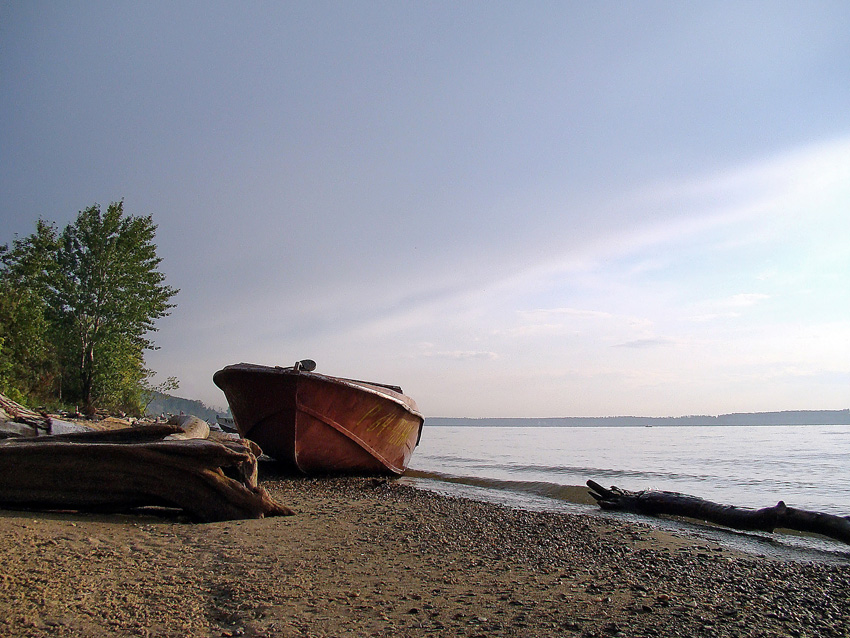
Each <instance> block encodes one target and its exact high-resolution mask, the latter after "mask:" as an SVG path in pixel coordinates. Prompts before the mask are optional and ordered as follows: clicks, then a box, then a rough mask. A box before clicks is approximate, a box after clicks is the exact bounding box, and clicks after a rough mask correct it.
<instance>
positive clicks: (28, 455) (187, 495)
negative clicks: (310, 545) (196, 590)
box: [0, 425, 293, 522]
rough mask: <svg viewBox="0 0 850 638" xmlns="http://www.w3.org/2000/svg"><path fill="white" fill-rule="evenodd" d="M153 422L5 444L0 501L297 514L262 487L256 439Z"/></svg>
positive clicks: (1, 446)
mask: <svg viewBox="0 0 850 638" xmlns="http://www.w3.org/2000/svg"><path fill="white" fill-rule="evenodd" d="M175 434H177V435H183V434H185V430H184V428H182V427H180V426H179V425H152V426H144V427H138V428H127V429H122V430H112V431H100V432H86V433H78V434H65V435H57V436H45V437H38V438H29V439H8V440H5V441H2V442H0V505H2V506H6V507H17V508H25V509H43V510H57V509H58V510H84V511H122V510H127V509H133V508H137V507H145V506H166V507H177V508H181V509H183V510H184V511H186V512H187V513H188V514H189V515H190V516H192V517H193V518H194V519H196V520H199V521H204V522H210V521H221V520H232V519H241V518H262V517H264V516H279V515H288V514H293V512H292V510H290V509H289V508H287V507H285V506H284V505H281V504H280V503H278V502H276V501H275V500H274V499H273V498H272V497H271V496H270V495H269V493H268V492H267V491H266V490H265V489H263V488H262V487H260V486H259V485H258V484H257V455H258V454H259V448H258V447H257V446H256V445H255V444H254V443H252V442H250V441H244V440H240V441H224V442H214V441H210V440H205V439H171V440H166V439H165V437H170V436H171V435H175Z"/></svg>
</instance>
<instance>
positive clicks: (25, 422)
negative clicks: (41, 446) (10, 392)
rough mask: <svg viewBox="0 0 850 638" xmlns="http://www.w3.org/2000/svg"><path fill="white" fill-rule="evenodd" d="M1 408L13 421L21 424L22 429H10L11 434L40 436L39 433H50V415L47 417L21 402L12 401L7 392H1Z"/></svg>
mask: <svg viewBox="0 0 850 638" xmlns="http://www.w3.org/2000/svg"><path fill="white" fill-rule="evenodd" d="M0 410H2V411H3V412H5V413H6V414H7V415H9V417H11V421H12V422H13V423H18V424H21V425H22V426H28V427H21V428H19V429H20V431H18V430H15V429H10V430H9V433H10V434H11V435H21V434H23V435H26V434H29V435H30V436H38V435H39V434H42V433H44V434H50V417H47V416H45V415H43V414H39V413H38V412H33V411H32V410H30V409H28V408H25V407H24V406H22V405H21V404H20V403H18V402H16V401H12V399H10V398H9V397H7V396H6V395H5V394H0Z"/></svg>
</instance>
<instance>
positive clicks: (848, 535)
mask: <svg viewBox="0 0 850 638" xmlns="http://www.w3.org/2000/svg"><path fill="white" fill-rule="evenodd" d="M587 486H588V487H589V488H590V489H591V490H592V491H591V492H590V495H591V496H592V497H593V498H595V499H596V502H597V503H598V504H599V506H600V507H601V508H602V509H606V510H622V511H627V512H635V513H637V514H647V515H650V516H657V515H659V514H666V515H669V516H683V517H686V518H694V519H697V520H702V521H707V522H709V523H714V524H716V525H723V526H724V527H731V528H733V529H740V530H757V531H761V532H773V531H774V530H776V529H790V530H795V531H798V532H810V533H813V534H820V535H822V536H828V537H829V538H834V539H836V540H839V541H843V542H845V543H850V516H835V515H833V514H823V513H821V512H810V511H807V510H800V509H795V508H793V507H788V506H787V505H785V503H783V502H782V501H779V503H777V504H776V505H774V506H773V507H765V508H762V509H756V510H754V509H748V508H743V507H735V506H734V505H720V504H718V503H712V502H711V501H706V500H703V499H701V498H697V497H695V496H688V495H686V494H679V493H677V492H662V491H656V490H650V491H642V492H629V491H627V490H622V489H620V488H618V487H613V486H612V487H611V488H610V489H606V488H604V487H602V486H601V485H599V484H598V483H595V482H593V481H588V482H587Z"/></svg>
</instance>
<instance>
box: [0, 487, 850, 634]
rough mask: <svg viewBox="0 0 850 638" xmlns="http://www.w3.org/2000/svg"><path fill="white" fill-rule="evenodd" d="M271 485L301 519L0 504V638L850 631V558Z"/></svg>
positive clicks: (433, 498)
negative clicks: (790, 557)
mask: <svg viewBox="0 0 850 638" xmlns="http://www.w3.org/2000/svg"><path fill="white" fill-rule="evenodd" d="M262 484H263V486H264V487H266V488H267V489H268V490H269V491H270V492H271V493H272V495H273V496H275V497H276V498H277V499H279V500H280V501H282V502H283V503H284V504H286V505H288V506H290V507H292V508H293V509H294V510H296V512H297V514H296V515H295V516H289V517H281V518H269V519H261V520H245V521H230V522H224V523H211V524H193V523H189V522H187V521H185V520H184V518H183V517H182V515H178V514H175V513H174V512H171V511H168V512H156V513H153V512H144V513H141V514H112V515H83V514H70V513H38V512H19V511H0V530H2V535H3V541H4V542H3V543H2V545H0V635H4V636H94V637H100V636H175V637H176V636H213V637H218V636H270V637H271V636H281V637H290V636H317V637H323V636H392V637H394V638H397V637H406V636H411V637H412V636H470V637H479V636H480V637H482V638H484V637H487V638H490V637H494V636H582V637H587V638H590V637H607V636H629V637H642V636H683V637H685V636H687V637H691V636H718V637H726V636H764V637H782V638H786V637H793V638H800V637H803V636H807V637H811V638H815V637H829V636H836V637H838V636H848V635H850V629H848V628H850V564H848V565H823V564H807V563H796V562H780V561H775V560H767V559H764V558H757V557H753V556H748V555H743V554H736V553H732V552H729V551H726V550H723V549H721V548H720V547H717V546H713V545H710V544H708V543H707V542H706V541H704V540H699V539H692V538H688V537H678V536H674V535H671V534H669V533H666V532H662V531H659V530H658V529H654V528H652V527H650V526H647V525H641V524H634V523H628V522H621V521H616V520H609V519H604V518H599V517H594V516H581V515H574V514H563V513H545V512H529V511H523V510H515V509H509V508H506V507H503V506H499V505H493V504H488V503H480V502H476V501H471V500H467V499H461V498H453V497H448V496H443V495H438V494H434V493H431V492H426V491H421V490H416V489H414V488H412V487H409V486H406V485H402V484H399V483H397V482H394V481H392V480H384V479H372V478H349V479H325V480H319V479H306V478H294V477H281V476H272V477H268V478H266V479H265V480H264V481H263V483H262Z"/></svg>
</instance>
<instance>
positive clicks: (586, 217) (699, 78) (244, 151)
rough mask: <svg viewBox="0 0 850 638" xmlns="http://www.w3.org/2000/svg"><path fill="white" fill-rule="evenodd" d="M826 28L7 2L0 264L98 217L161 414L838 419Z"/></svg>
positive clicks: (840, 192)
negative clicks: (294, 367) (375, 396)
mask: <svg viewBox="0 0 850 638" xmlns="http://www.w3.org/2000/svg"><path fill="white" fill-rule="evenodd" d="M848 34H850V4H848V3H846V2H844V1H836V2H746V3H741V2H703V3H682V2H672V1H671V2H557V3H547V2H537V3H525V2H523V3H520V2H516V3H507V2H421V3H413V2H355V1H352V2H288V3H267V2H262V3H260V2H247V3H235V2H234V3H218V2H197V3H190V2H145V3H130V2H76V3H74V2H70V3H55V2H6V1H3V0H0V193H2V197H0V219H2V227H0V242H8V241H10V240H11V239H12V238H13V237H14V234H15V233H18V234H21V235H25V234H28V233H30V232H32V230H33V229H34V224H35V220H36V219H37V218H38V217H39V216H42V217H45V218H47V219H50V220H54V221H57V222H58V223H59V224H60V225H64V224H66V223H68V222H69V221H71V220H72V219H73V218H74V216H75V215H76V213H77V211H79V210H81V209H82V208H85V207H87V206H88V205H90V204H92V203H94V202H98V203H101V204H103V205H106V204H108V203H109V201H112V200H117V199H121V198H123V199H124V201H125V210H126V211H127V212H129V213H131V214H151V215H153V217H154V220H155V222H156V223H157V224H158V225H159V231H158V234H157V242H158V245H159V250H160V255H161V256H162V257H163V258H164V262H163V264H162V268H163V270H164V271H165V272H166V274H167V276H168V282H169V283H170V284H171V285H173V286H176V287H179V288H180V289H181V292H180V294H179V296H178V297H177V298H176V301H177V303H178V307H177V308H176V309H175V311H174V312H173V314H172V315H171V316H170V317H167V318H165V319H163V320H161V321H160V323H159V332H158V333H157V334H156V335H155V340H156V342H157V343H158V345H159V346H161V348H160V349H159V350H157V351H155V352H151V353H149V355H148V362H149V365H150V366H151V367H152V368H154V369H155V370H157V371H159V372H160V373H161V374H162V376H163V377H164V376H172V375H174V376H177V377H178V378H179V379H180V382H181V387H180V391H179V392H178V394H181V395H183V396H188V397H191V398H200V399H202V400H204V401H205V402H207V403H209V404H213V405H219V406H220V405H224V403H225V401H224V397H223V395H222V394H221V393H220V392H219V391H218V390H217V388H215V386H214V385H213V384H212V374H213V372H215V370H217V369H218V368H220V367H222V366H224V365H226V364H229V363H236V362H239V361H249V362H255V363H265V364H272V365H289V364H291V363H292V362H294V361H295V360H296V359H299V358H304V357H311V358H314V359H316V360H317V361H318V363H319V371H322V372H326V373H328V374H339V375H344V376H354V377H357V378H373V379H374V380H376V381H384V382H392V383H398V384H401V385H402V386H403V387H404V388H405V390H406V391H407V392H408V393H409V394H411V395H412V396H413V397H414V398H415V399H416V400H417V402H418V403H419V405H420V407H421V408H422V410H423V412H424V413H425V414H426V415H429V416H583V415H588V416H596V415H619V414H641V415H679V414H692V413H709V414H716V413H722V412H733V411H757V410H783V409H839V408H846V407H850V285H848V284H850V35H848Z"/></svg>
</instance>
